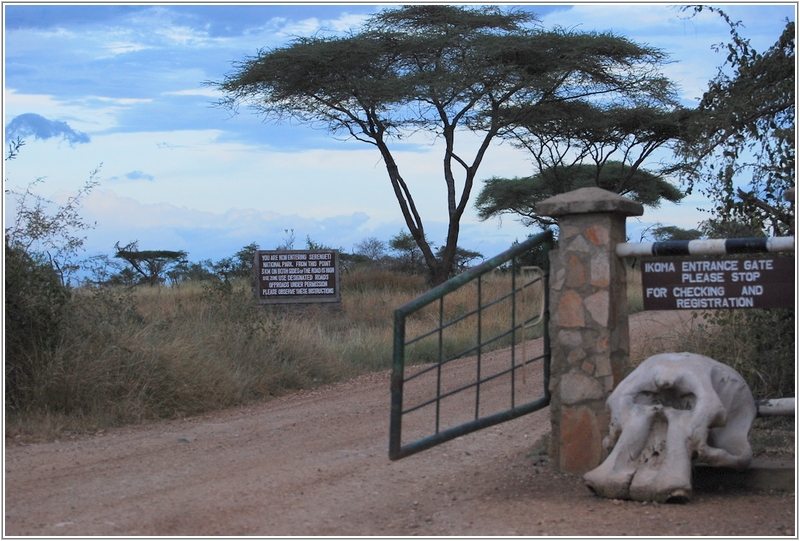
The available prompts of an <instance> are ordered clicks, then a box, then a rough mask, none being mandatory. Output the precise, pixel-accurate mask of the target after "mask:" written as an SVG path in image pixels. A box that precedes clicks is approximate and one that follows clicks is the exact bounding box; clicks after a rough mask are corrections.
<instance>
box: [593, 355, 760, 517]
mask: <svg viewBox="0 0 800 541" xmlns="http://www.w3.org/2000/svg"><path fill="white" fill-rule="evenodd" d="M607 406H608V408H609V409H610V412H611V423H610V427H609V435H608V437H606V438H605V439H604V440H603V447H604V448H605V452H606V453H608V457H607V458H606V460H605V461H604V462H603V463H602V464H601V465H600V466H598V467H597V468H595V469H594V470H592V471H590V472H588V473H586V474H585V475H584V480H585V481H586V483H587V484H588V486H589V488H590V489H591V490H592V491H594V492H595V493H596V494H598V495H600V496H605V497H607V498H619V499H632V500H638V501H658V502H685V501H687V500H689V499H690V498H691V495H692V463H693V462H699V463H704V464H708V465H710V466H724V467H730V468H735V469H737V470H743V469H745V468H747V466H748V465H749V464H750V460H751V459H752V457H753V453H752V450H751V448H750V442H749V441H748V435H749V433H750V428H751V426H752V424H753V420H754V419H755V416H756V406H755V402H754V400H753V395H752V393H751V392H750V389H749V387H748V386H747V383H745V381H744V379H743V378H742V376H741V375H740V374H739V373H738V372H736V371H735V370H734V369H733V368H731V367H729V366H727V365H725V364H722V363H720V362H717V361H715V360H713V359H710V358H708V357H704V356H702V355H697V354H694V353H663V354H660V355H655V356H653V357H650V358H648V359H646V360H645V361H644V362H642V363H641V364H640V365H639V366H638V367H637V368H636V369H635V370H634V371H633V372H631V373H630V375H628V377H626V378H625V379H624V380H623V381H622V382H621V383H620V384H619V385H618V386H617V388H616V389H614V391H613V392H612V393H611V395H610V396H609V398H608V401H607Z"/></svg>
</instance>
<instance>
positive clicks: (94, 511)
mask: <svg viewBox="0 0 800 541" xmlns="http://www.w3.org/2000/svg"><path fill="white" fill-rule="evenodd" d="M643 318H644V319H643ZM659 324H660V325H665V323H664V322H663V320H661V322H660V323H659ZM637 325H638V326H639V327H640V328H642V329H645V328H652V325H650V324H648V323H647V320H646V316H641V317H640V319H639V320H632V322H631V326H632V328H636V326H637ZM671 326H672V325H671V324H669V323H667V324H666V327H671ZM637 347H638V346H637ZM531 377H532V378H533V377H534V376H533V375H531ZM388 425H389V374H388V373H379V374H372V375H368V376H364V377H361V378H358V379H356V380H353V381H349V382H346V383H342V384H337V385H331V386H327V387H324V388H320V389H316V390H313V391H307V392H300V393H296V394H292V395H290V396H285V397H282V398H278V399H275V400H273V401H271V402H268V403H264V404H258V405H253V406H249V407H244V408H239V409H234V410H229V411H225V412H222V413H219V414H214V415H207V416H203V417H198V418H193V419H187V420H183V421H170V422H160V423H154V424H149V425H144V426H134V427H127V428H120V429H114V430H108V431H107V432H103V433H99V434H94V435H91V436H81V437H78V438H77V439H75V440H62V441H57V442H53V443H44V444H33V445H20V444H16V443H14V442H11V441H7V442H6V452H5V523H4V527H5V531H4V533H5V535H8V536H51V535H67V536H142V535H173V536H174V535H183V536H201V535H203V536H206V535H225V536H242V535H252V536H276V535H296V536H315V535H339V536H353V535H370V536H396V535H421V536H437V535H453V536H466V535H471V536H488V535H496V536H514V535H526V536H527V535H530V536H537V535H567V536H576V535H589V536H592V535H611V536H618V535H643V536H652V535H667V536H680V535H715V536H728V535H736V536H775V535H790V536H793V535H795V498H794V494H783V493H766V492H746V491H741V492H730V493H716V492H715V493H697V494H695V497H694V499H693V500H692V501H691V502H690V503H688V504H685V505H654V504H642V503H634V502H627V501H625V502H623V501H614V500H605V499H601V498H597V497H595V496H593V495H592V494H591V493H590V492H589V490H588V489H586V487H585V486H584V484H583V482H582V481H581V479H580V478H579V477H575V476H570V475H564V474H559V473H556V472H554V471H552V470H551V469H550V468H549V467H548V466H547V465H546V464H545V463H543V462H544V458H543V457H539V456H535V453H533V451H534V443H535V442H536V441H537V440H538V439H539V438H540V437H541V436H542V435H544V434H546V433H547V432H548V431H549V418H548V411H547V409H545V410H543V411H539V412H536V413H534V414H531V415H528V416H525V417H523V418H520V419H517V420H515V421H511V422H508V423H505V424H502V425H498V426H496V427H493V428H489V429H485V430H483V431H480V432H477V433H474V434H470V435H468V436H464V437H461V438H459V439H456V440H453V441H451V442H448V443H445V444H443V445H440V446H438V447H436V448H433V449H431V450H428V451H424V452H422V453H420V454H417V455H414V456H411V457H408V458H405V459H403V460H400V461H397V462H391V461H389V459H388V456H387V442H388V431H389V427H388Z"/></svg>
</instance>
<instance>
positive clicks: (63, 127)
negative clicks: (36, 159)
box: [6, 113, 89, 145]
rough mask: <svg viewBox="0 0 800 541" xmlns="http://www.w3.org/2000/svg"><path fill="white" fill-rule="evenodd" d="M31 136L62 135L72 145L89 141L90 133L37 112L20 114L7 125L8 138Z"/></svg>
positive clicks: (39, 137)
mask: <svg viewBox="0 0 800 541" xmlns="http://www.w3.org/2000/svg"><path fill="white" fill-rule="evenodd" d="M30 136H33V137H34V138H36V139H42V140H45V139H51V138H53V137H61V138H62V139H64V140H65V141H69V143H70V144H71V145H72V144H75V143H88V142H89V136H88V135H86V134H85V133H83V132H79V131H75V130H73V129H72V128H71V127H70V126H69V124H67V123H66V122H62V121H60V120H49V119H47V118H45V117H43V116H42V115H37V114H36V113H25V114H22V115H19V116H17V117H15V118H14V119H12V120H11V122H9V123H8V125H7V126H6V139H16V138H17V137H19V138H20V139H25V138H27V137H30Z"/></svg>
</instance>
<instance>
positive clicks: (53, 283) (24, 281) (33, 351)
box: [5, 244, 70, 408]
mask: <svg viewBox="0 0 800 541" xmlns="http://www.w3.org/2000/svg"><path fill="white" fill-rule="evenodd" d="M5 256H6V257H5V343H6V350H5V376H6V403H7V405H8V406H10V407H12V408H14V407H17V406H18V405H19V404H20V403H23V402H25V401H26V400H27V399H28V398H29V395H30V392H31V386H32V380H33V379H34V378H35V377H36V375H37V373H38V372H40V371H41V370H43V369H44V368H45V366H44V365H46V363H47V359H48V356H49V354H50V352H51V351H52V349H53V347H54V346H55V344H56V343H57V341H58V339H59V336H60V331H61V323H62V320H63V317H62V316H63V308H64V306H65V304H66V303H67V301H68V300H69V297H70V295H69V290H68V289H67V288H66V287H64V286H63V285H62V283H61V280H60V278H59V276H58V274H57V273H56V272H55V271H54V270H53V267H52V266H51V265H49V264H48V263H44V262H39V261H36V260H34V259H33V258H32V257H31V256H29V255H28V254H27V253H26V252H25V251H24V250H22V249H20V248H12V247H9V246H8V244H6V247H5Z"/></svg>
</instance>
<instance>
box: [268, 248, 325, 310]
mask: <svg viewBox="0 0 800 541" xmlns="http://www.w3.org/2000/svg"><path fill="white" fill-rule="evenodd" d="M254 268H255V272H256V297H257V298H258V301H259V302H260V303H262V304H292V303H312V302H340V301H341V294H340V292H339V250H257V251H256V255H255V267H254Z"/></svg>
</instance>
